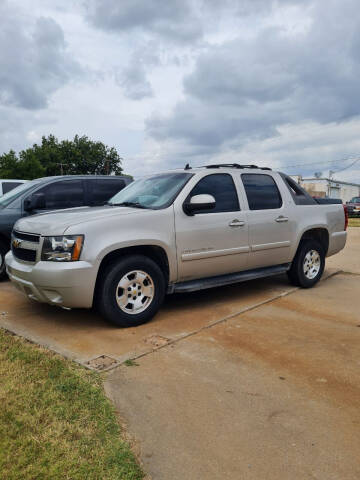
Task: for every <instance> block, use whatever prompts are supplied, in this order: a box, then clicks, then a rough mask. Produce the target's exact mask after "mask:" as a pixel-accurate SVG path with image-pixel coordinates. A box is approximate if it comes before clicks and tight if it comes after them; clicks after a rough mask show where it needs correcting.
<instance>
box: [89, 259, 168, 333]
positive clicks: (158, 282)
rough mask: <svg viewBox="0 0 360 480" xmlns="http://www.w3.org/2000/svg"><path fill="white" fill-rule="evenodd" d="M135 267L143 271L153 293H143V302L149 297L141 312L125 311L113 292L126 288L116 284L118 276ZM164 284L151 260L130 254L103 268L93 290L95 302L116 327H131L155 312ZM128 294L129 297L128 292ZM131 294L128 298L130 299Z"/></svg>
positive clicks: (160, 274)
mask: <svg viewBox="0 0 360 480" xmlns="http://www.w3.org/2000/svg"><path fill="white" fill-rule="evenodd" d="M135 270H138V271H141V272H145V273H146V274H147V275H148V276H149V277H150V280H151V281H152V283H153V297H152V300H150V297H146V296H144V297H143V298H146V299H148V300H145V302H146V301H150V303H149V305H148V306H147V307H146V309H145V310H143V311H142V312H140V313H127V312H125V311H123V310H122V309H121V308H120V306H119V305H118V303H117V298H116V296H117V294H119V290H120V291H121V290H123V291H124V292H125V291H126V290H127V289H126V290H124V289H121V288H120V287H119V282H120V280H121V279H123V278H124V276H126V275H127V274H128V273H129V272H133V271H135ZM127 278H131V276H130V277H127ZM134 281H135V280H134ZM130 288H131V287H130ZM134 288H135V287H134ZM136 288H138V287H136ZM165 288H166V285H165V278H164V274H163V272H162V271H161V269H160V268H159V266H158V265H157V264H156V263H155V262H154V261H153V260H151V259H150V258H148V257H145V256H143V255H131V256H128V257H125V258H123V259H121V260H118V261H117V262H116V263H114V264H112V265H110V266H109V267H108V268H107V269H106V270H105V271H104V273H103V274H102V278H101V280H100V285H99V289H98V291H97V296H96V303H97V305H96V306H97V308H98V309H99V311H100V313H101V314H102V315H103V316H104V317H105V318H106V319H107V320H109V321H110V322H111V323H113V324H115V325H117V326H119V327H135V326H138V325H141V324H143V323H146V322H148V321H149V320H151V319H152V318H153V317H154V315H155V314H156V313H157V312H158V310H159V309H160V307H161V304H162V302H163V300H164V297H165ZM124 292H123V293H124ZM129 296H131V298H132V294H131V293H130V295H129ZM131 298H130V300H129V301H132V300H131ZM134 299H135V297H134ZM123 308H125V307H123Z"/></svg>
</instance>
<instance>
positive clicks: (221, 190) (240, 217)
mask: <svg viewBox="0 0 360 480" xmlns="http://www.w3.org/2000/svg"><path fill="white" fill-rule="evenodd" d="M202 194H208V195H212V196H213V197H214V198H215V202H216V206H215V208H214V209H212V210H208V211H201V212H199V213H196V212H194V215H187V214H186V213H185V212H184V211H183V209H180V208H179V209H178V210H177V211H176V213H175V228H176V248H177V258H178V281H185V280H191V279H196V278H204V277H210V276H216V275H222V274H226V273H233V272H238V271H241V270H246V267H247V263H248V255H249V242H248V226H247V222H246V213H245V212H243V211H241V209H240V204H239V198H238V193H237V190H236V187H235V184H234V180H233V177H232V175H230V174H228V173H214V174H209V175H207V176H205V177H203V178H201V179H200V180H199V182H198V183H197V184H196V185H195V187H194V188H193V189H192V191H191V192H190V194H189V196H188V198H187V200H186V201H188V200H190V198H191V197H193V196H195V195H202Z"/></svg>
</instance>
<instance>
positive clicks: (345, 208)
mask: <svg viewBox="0 0 360 480" xmlns="http://www.w3.org/2000/svg"><path fill="white" fill-rule="evenodd" d="M343 207H344V214H345V224H344V230H347V227H348V224H349V212H348V209H347V206H346V205H343Z"/></svg>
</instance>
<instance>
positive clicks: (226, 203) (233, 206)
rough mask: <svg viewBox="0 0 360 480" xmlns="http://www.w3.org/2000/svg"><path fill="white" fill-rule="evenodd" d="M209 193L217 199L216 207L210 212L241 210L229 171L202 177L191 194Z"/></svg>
mask: <svg viewBox="0 0 360 480" xmlns="http://www.w3.org/2000/svg"><path fill="white" fill-rule="evenodd" d="M204 193H207V194H208V195H212V196H213V197H214V198H215V201H216V207H215V208H214V209H213V210H210V211H209V212H203V213H216V212H236V211H238V210H240V207H239V199H238V196H237V192H236V188H235V185H234V181H233V179H232V177H231V175H229V174H227V173H216V174H214V175H208V176H207V177H204V178H202V179H201V180H200V181H199V183H198V184H197V185H196V186H195V187H194V188H193V189H192V191H191V193H190V196H191V197H193V196H194V195H202V194H204Z"/></svg>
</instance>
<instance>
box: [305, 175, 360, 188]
mask: <svg viewBox="0 0 360 480" xmlns="http://www.w3.org/2000/svg"><path fill="white" fill-rule="evenodd" d="M301 180H302V181H306V182H307V181H310V180H311V181H312V180H326V181H327V182H331V183H341V184H343V185H352V186H353V187H360V183H353V182H345V181H344V180H336V179H334V178H327V177H322V178H316V177H313V178H301Z"/></svg>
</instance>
